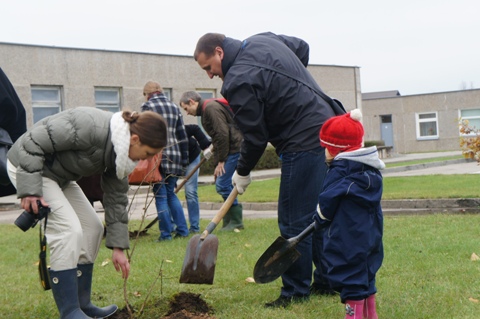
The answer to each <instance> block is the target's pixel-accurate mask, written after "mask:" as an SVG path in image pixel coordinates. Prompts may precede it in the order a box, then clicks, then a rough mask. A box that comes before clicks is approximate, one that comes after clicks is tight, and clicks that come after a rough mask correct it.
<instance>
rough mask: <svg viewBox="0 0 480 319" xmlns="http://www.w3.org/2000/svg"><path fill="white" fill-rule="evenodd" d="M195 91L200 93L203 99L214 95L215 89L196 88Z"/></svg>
mask: <svg viewBox="0 0 480 319" xmlns="http://www.w3.org/2000/svg"><path fill="white" fill-rule="evenodd" d="M197 93H198V94H200V96H201V97H202V99H204V100H206V99H211V98H214V97H215V90H197Z"/></svg>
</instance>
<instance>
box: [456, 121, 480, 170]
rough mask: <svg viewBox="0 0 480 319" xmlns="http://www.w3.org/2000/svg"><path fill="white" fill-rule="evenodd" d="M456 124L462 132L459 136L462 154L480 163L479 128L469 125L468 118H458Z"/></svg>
mask: <svg viewBox="0 0 480 319" xmlns="http://www.w3.org/2000/svg"><path fill="white" fill-rule="evenodd" d="M458 125H459V127H460V133H461V134H463V135H462V136H461V137H460V147H461V148H462V155H463V156H464V157H465V158H471V159H475V160H476V161H477V162H479V163H480V130H479V129H477V128H476V127H475V126H473V127H472V126H470V124H469V122H468V120H460V121H459V124H458Z"/></svg>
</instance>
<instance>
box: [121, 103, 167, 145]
mask: <svg viewBox="0 0 480 319" xmlns="http://www.w3.org/2000/svg"><path fill="white" fill-rule="evenodd" d="M122 117H123V119H124V120H125V121H126V122H128V123H129V124H130V133H131V134H136V135H138V137H139V139H140V143H142V144H145V145H148V146H150V147H152V148H164V147H165V146H167V122H166V121H165V119H164V118H163V117H162V116H161V115H160V114H158V113H156V112H153V111H145V112H142V113H137V112H132V111H128V110H125V111H123V113H122Z"/></svg>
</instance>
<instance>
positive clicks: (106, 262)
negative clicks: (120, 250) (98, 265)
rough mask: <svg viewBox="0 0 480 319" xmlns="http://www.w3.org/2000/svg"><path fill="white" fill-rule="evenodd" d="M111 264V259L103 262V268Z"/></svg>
mask: <svg viewBox="0 0 480 319" xmlns="http://www.w3.org/2000/svg"><path fill="white" fill-rule="evenodd" d="M109 263H110V259H109V258H107V259H105V260H104V261H102V267H105V266H106V265H108V264H109Z"/></svg>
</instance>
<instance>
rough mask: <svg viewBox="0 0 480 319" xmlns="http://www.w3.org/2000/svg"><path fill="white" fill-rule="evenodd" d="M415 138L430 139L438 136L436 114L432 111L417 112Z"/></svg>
mask: <svg viewBox="0 0 480 319" xmlns="http://www.w3.org/2000/svg"><path fill="white" fill-rule="evenodd" d="M415 116H416V122H417V139H418V140H430V139H436V138H438V115H437V112H433V113H417V114H415Z"/></svg>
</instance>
